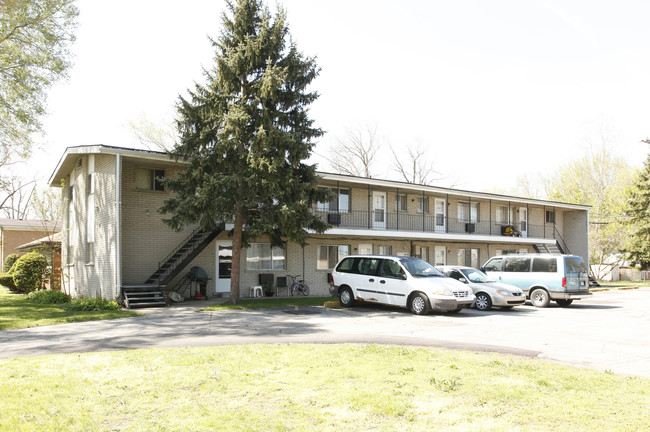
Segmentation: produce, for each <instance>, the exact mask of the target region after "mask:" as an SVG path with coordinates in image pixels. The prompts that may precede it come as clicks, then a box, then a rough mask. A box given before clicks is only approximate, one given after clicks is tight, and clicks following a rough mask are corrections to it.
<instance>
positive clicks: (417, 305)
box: [409, 293, 431, 315]
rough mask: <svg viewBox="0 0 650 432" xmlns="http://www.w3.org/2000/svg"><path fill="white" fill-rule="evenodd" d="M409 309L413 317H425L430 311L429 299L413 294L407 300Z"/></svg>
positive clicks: (420, 294)
mask: <svg viewBox="0 0 650 432" xmlns="http://www.w3.org/2000/svg"><path fill="white" fill-rule="evenodd" d="M409 309H410V310H411V312H413V313H414V314H415V315H426V314H428V313H429V311H430V310H431V307H430V306H429V298H428V297H427V296H426V295H424V294H422V293H415V294H413V296H412V297H411V299H410V300H409Z"/></svg>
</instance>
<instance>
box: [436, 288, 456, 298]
mask: <svg viewBox="0 0 650 432" xmlns="http://www.w3.org/2000/svg"><path fill="white" fill-rule="evenodd" d="M433 295H444V296H452V297H453V295H454V293H452V292H451V291H449V290H448V289H444V288H438V289H434V290H433Z"/></svg>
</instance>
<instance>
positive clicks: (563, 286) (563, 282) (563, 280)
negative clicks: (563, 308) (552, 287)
mask: <svg viewBox="0 0 650 432" xmlns="http://www.w3.org/2000/svg"><path fill="white" fill-rule="evenodd" d="M562 288H566V278H565V277H563V278H562Z"/></svg>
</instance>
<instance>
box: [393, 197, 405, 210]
mask: <svg viewBox="0 0 650 432" xmlns="http://www.w3.org/2000/svg"><path fill="white" fill-rule="evenodd" d="M395 211H406V195H396V196H395Z"/></svg>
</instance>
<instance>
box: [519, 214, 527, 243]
mask: <svg viewBox="0 0 650 432" xmlns="http://www.w3.org/2000/svg"><path fill="white" fill-rule="evenodd" d="M519 231H521V236H522V237H528V209H527V208H526V207H520V208H519Z"/></svg>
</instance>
